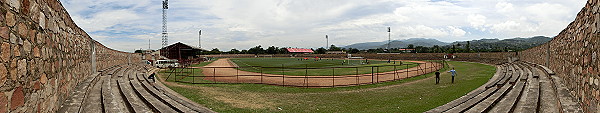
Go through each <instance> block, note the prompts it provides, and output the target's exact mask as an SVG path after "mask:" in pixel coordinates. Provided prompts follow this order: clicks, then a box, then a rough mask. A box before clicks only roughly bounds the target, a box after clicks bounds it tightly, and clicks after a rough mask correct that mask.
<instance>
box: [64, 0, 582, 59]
mask: <svg viewBox="0 0 600 113" xmlns="http://www.w3.org/2000/svg"><path fill="white" fill-rule="evenodd" d="M60 1H61V2H62V4H63V5H64V7H65V8H66V9H67V11H68V12H69V14H70V15H71V16H72V18H73V20H74V21H75V23H77V25H79V27H81V28H83V29H84V30H85V31H87V33H88V34H89V35H90V36H91V37H92V38H93V39H95V40H98V41H100V42H101V43H102V44H104V45H106V46H108V47H111V48H114V49H117V50H122V51H129V52H131V51H133V50H135V49H140V48H143V49H147V48H148V40H150V44H151V49H158V48H160V47H161V31H162V27H161V26H162V4H161V0H60ZM585 2H586V0H170V1H169V9H168V11H167V12H168V26H169V27H168V31H169V44H173V43H176V42H182V43H186V44H189V45H193V46H198V30H200V29H202V48H205V49H209V50H210V49H212V48H219V49H220V50H222V51H228V50H230V49H232V48H237V49H240V50H241V49H248V48H250V47H254V46H256V45H262V46H263V47H265V46H272V45H274V46H279V47H299V48H318V47H323V46H325V45H326V43H325V35H326V34H327V35H329V43H330V44H335V45H338V46H343V45H350V44H353V43H358V42H380V41H386V40H387V39H388V34H387V27H388V26H389V27H391V28H392V33H391V38H392V40H401V39H408V38H433V39H438V40H440V41H444V42H453V41H465V40H473V39H482V38H499V39H505V38H514V37H532V36H550V37H552V36H555V35H557V34H558V33H559V32H560V31H561V30H562V29H564V28H565V27H566V26H567V25H568V24H569V23H570V22H572V21H573V20H574V19H575V16H576V14H577V13H578V12H579V10H581V8H582V7H583V6H584V5H585Z"/></svg>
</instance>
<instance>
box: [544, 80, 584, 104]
mask: <svg viewBox="0 0 600 113" xmlns="http://www.w3.org/2000/svg"><path fill="white" fill-rule="evenodd" d="M551 77H552V80H553V84H554V86H555V87H556V94H557V97H558V100H559V102H560V106H561V109H562V112H564V113H583V109H582V107H581V104H580V103H579V101H577V100H576V99H575V98H573V96H571V94H570V91H569V89H568V88H567V86H565V84H562V83H563V82H562V79H561V78H559V77H558V76H551Z"/></svg>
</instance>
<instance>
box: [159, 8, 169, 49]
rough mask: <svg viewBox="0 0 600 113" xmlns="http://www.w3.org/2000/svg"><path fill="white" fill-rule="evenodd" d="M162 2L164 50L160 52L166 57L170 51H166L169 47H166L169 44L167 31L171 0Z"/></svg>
mask: <svg viewBox="0 0 600 113" xmlns="http://www.w3.org/2000/svg"><path fill="white" fill-rule="evenodd" d="M162 3H163V9H162V23H163V26H162V48H161V50H162V51H160V54H161V55H164V56H165V57H166V56H168V53H167V52H168V51H166V49H167V48H166V47H167V46H168V44H169V34H168V32H167V9H169V0H164V1H163V2H162ZM163 49H164V50H163ZM163 52H164V53H163ZM167 58H168V57H167Z"/></svg>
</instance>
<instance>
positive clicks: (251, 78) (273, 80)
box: [202, 58, 442, 87]
mask: <svg viewBox="0 0 600 113" xmlns="http://www.w3.org/2000/svg"><path fill="white" fill-rule="evenodd" d="M404 62H414V63H421V64H420V65H419V66H417V67H413V68H409V69H408V71H409V72H408V74H407V72H406V71H407V69H404V70H397V71H395V72H394V71H391V72H380V73H375V74H360V75H343V76H293V75H274V74H261V73H255V72H247V71H240V70H237V69H235V67H236V65H234V64H233V63H232V62H231V61H229V59H227V58H225V59H218V60H216V61H214V62H212V63H210V64H208V65H206V66H204V67H202V69H203V74H204V75H205V76H206V77H205V78H204V80H209V81H216V82H224V83H257V84H270V85H280V86H295V87H333V86H335V87H339V86H342V87H343V86H355V85H362V84H372V83H378V82H385V81H393V80H399V79H404V78H407V77H415V76H419V75H423V74H426V73H430V72H434V71H436V70H439V69H441V68H442V65H441V64H440V63H435V62H424V61H404Z"/></svg>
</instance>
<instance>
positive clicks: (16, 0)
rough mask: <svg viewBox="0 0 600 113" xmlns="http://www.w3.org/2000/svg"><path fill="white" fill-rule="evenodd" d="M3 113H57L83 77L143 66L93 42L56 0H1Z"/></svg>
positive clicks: (0, 111) (0, 88) (0, 91)
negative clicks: (110, 69)
mask: <svg viewBox="0 0 600 113" xmlns="http://www.w3.org/2000/svg"><path fill="white" fill-rule="evenodd" d="M0 37H1V38H0V113H5V112H28V113H32V112H55V111H57V110H58V108H59V107H60V105H61V104H62V102H63V101H64V100H65V98H66V97H68V96H69V93H70V92H71V90H73V88H74V87H75V85H77V84H78V83H79V82H81V81H82V80H84V78H85V77H87V76H89V75H91V74H92V73H95V72H96V71H95V70H100V69H104V68H107V67H110V66H113V65H116V64H122V63H128V62H129V59H131V61H139V60H140V57H141V56H139V55H137V54H131V53H126V52H120V51H116V50H113V49H110V48H107V47H105V46H104V45H102V44H100V43H98V42H97V41H95V40H92V39H91V38H90V36H89V35H88V34H87V33H86V32H85V31H83V30H82V29H81V28H79V27H78V26H77V25H75V23H74V22H73V21H72V20H71V17H70V16H69V14H68V13H67V11H66V10H65V9H64V8H63V7H62V5H61V3H60V2H59V1H58V0H0Z"/></svg>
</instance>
